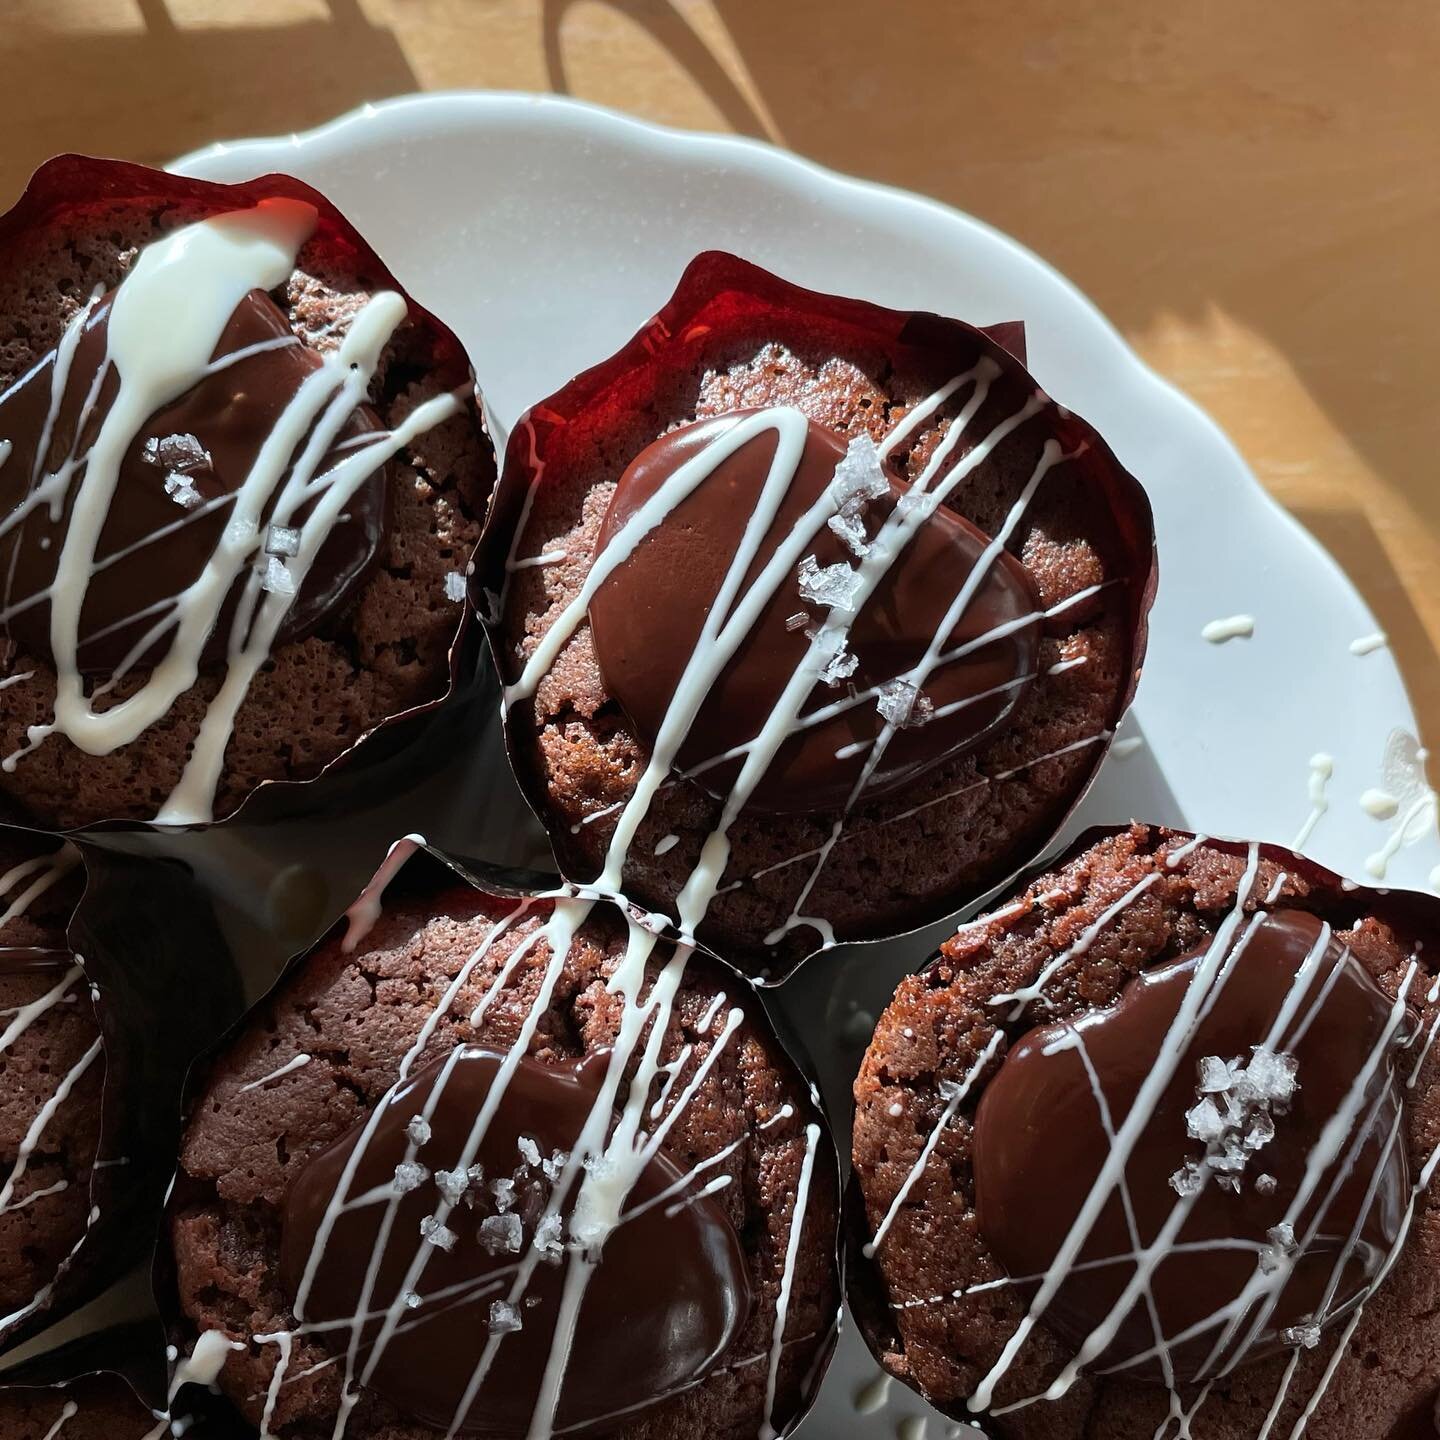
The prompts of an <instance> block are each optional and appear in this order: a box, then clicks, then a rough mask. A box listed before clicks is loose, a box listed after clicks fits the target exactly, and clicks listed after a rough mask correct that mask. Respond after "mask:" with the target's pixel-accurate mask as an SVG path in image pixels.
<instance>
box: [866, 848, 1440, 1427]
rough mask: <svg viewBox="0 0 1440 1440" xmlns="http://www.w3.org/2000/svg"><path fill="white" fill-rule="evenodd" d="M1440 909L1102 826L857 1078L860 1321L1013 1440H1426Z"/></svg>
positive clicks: (1435, 1335) (1257, 855)
mask: <svg viewBox="0 0 1440 1440" xmlns="http://www.w3.org/2000/svg"><path fill="white" fill-rule="evenodd" d="M1437 942H1440V903H1437V902H1436V901H1435V900H1433V899H1432V898H1430V897H1426V896H1419V895H1407V894H1404V893H1401V892H1381V891H1375V890H1367V889H1364V888H1361V887H1358V886H1355V885H1352V884H1350V883H1349V882H1342V881H1341V880H1340V879H1339V878H1338V877H1337V876H1335V875H1333V874H1331V873H1330V872H1329V871H1326V870H1323V869H1321V868H1320V867H1319V866H1317V865H1315V864H1314V863H1313V862H1310V861H1308V860H1306V859H1304V858H1302V857H1300V856H1298V855H1295V854H1293V853H1292V852H1289V851H1285V850H1282V849H1280V848H1279V847H1274V846H1260V845H1254V844H1245V843H1240V842H1218V841H1214V840H1207V839H1203V838H1195V837H1191V836H1187V835H1183V834H1180V833H1177V832H1174V831H1168V830H1162V829H1157V828H1152V827H1147V826H1143V825H1135V826H1132V827H1130V828H1129V829H1125V830H1120V831H1112V832H1101V833H1100V835H1099V836H1098V838H1097V836H1096V834H1094V833H1092V834H1091V835H1090V836H1087V837H1085V838H1084V839H1083V840H1082V841H1081V842H1080V844H1079V845H1078V846H1077V847H1076V848H1075V849H1074V850H1073V851H1072V852H1070V854H1069V855H1068V856H1067V857H1065V858H1064V859H1063V860H1061V861H1060V862H1058V863H1057V865H1056V866H1055V867H1054V868H1053V869H1052V870H1050V871H1049V872H1048V873H1046V874H1044V875H1041V876H1040V877H1039V878H1038V879H1035V880H1034V881H1033V882H1032V883H1030V884H1029V885H1028V886H1027V887H1026V888H1025V889H1024V890H1023V891H1021V892H1020V893H1019V894H1018V895H1017V896H1016V897H1015V898H1014V899H1013V900H1010V901H1008V902H1004V903H1002V904H1001V905H1000V906H999V907H998V908H997V909H995V910H994V911H992V912H991V913H990V914H988V915H986V916H983V917H981V918H980V919H978V920H975V921H973V922H971V923H969V924H967V925H965V926H963V927H962V928H961V930H960V931H959V933H958V934H957V935H956V936H955V937H954V938H953V939H952V940H950V941H948V942H947V943H946V944H945V945H944V946H943V947H942V948H941V952H940V954H939V956H938V957H937V958H936V959H935V960H934V961H933V962H932V964H931V965H930V966H929V967H928V968H927V969H926V970H924V971H923V972H922V973H920V974H919V975H916V976H914V977H912V978H910V979H907V980H906V981H904V982H903V983H902V984H901V986H900V987H899V989H898V990H897V992H896V994H895V998H894V1000H893V1001H892V1003H891V1004H890V1006H889V1008H888V1009H887V1010H886V1011H885V1013H884V1015H883V1016H882V1017H881V1020H880V1022H879V1025H878V1026H877V1029H876V1032H875V1037H874V1040H873V1042H872V1044H871V1046H870V1049H869V1051H868V1052H867V1054H866V1057H865V1061H864V1065H863V1068H862V1070H861V1073H860V1075H859V1078H858V1079H857V1081H856V1084H855V1099H856V1122H855V1136H854V1167H855V1176H856V1181H857V1184H858V1190H859V1196H860V1201H861V1202H862V1203H859V1204H857V1206H856V1213H855V1215H854V1217H853V1218H854V1220H855V1228H856V1230H857V1231H859V1232H861V1237H860V1238H861V1240H862V1241H863V1244H859V1245H858V1246H857V1252H856V1255H855V1258H856V1260H857V1262H858V1270H857V1272H856V1279H855V1288H854V1296H853V1298H854V1300H855V1302H856V1306H857V1310H858V1312H859V1314H860V1316H861V1319H862V1325H863V1328H864V1329H865V1331H866V1334H867V1337H868V1338H869V1340H870V1343H871V1346H872V1348H873V1349H874V1350H875V1353H876V1355H877V1357H878V1358H879V1359H880V1360H881V1363H882V1364H883V1365H884V1366H885V1368H886V1369H887V1370H888V1371H890V1373H892V1374H894V1375H896V1376H898V1377H899V1378H901V1379H902V1380H904V1381H905V1382H906V1383H908V1384H910V1385H912V1386H913V1387H914V1388H916V1389H917V1390H919V1391H920V1392H921V1393H922V1394H924V1395H925V1396H927V1397H928V1398H929V1399H931V1400H932V1401H933V1402H934V1403H935V1404H937V1405H939V1406H940V1407H941V1408H943V1409H946V1410H947V1411H949V1412H950V1413H951V1414H953V1415H955V1416H956V1417H957V1418H960V1417H966V1416H972V1415H974V1416H979V1417H980V1419H981V1421H982V1423H983V1424H984V1425H985V1426H986V1427H987V1429H988V1430H989V1431H990V1432H992V1433H993V1434H995V1435H996V1436H999V1437H1002V1440H1032V1437H1039V1436H1044V1437H1047V1440H1049V1437H1054V1440H1091V1437H1101V1436H1103V1437H1106V1440H1131V1437H1136V1440H1139V1437H1151V1436H1156V1435H1159V1436H1165V1435H1173V1434H1175V1433H1177V1428H1176V1427H1177V1426H1178V1427H1179V1429H1178V1433H1180V1434H1189V1435H1193V1436H1195V1437H1197V1440H1200V1437H1203V1440H1258V1437H1260V1436H1262V1435H1264V1436H1272V1435H1273V1436H1298V1435H1300V1434H1301V1433H1302V1432H1303V1433H1304V1434H1305V1435H1306V1436H1308V1437H1311V1440H1342V1437H1343V1440H1417V1437H1420V1436H1424V1435H1429V1436H1433V1435H1435V1434H1436V1430H1435V1425H1434V1414H1435V1402H1436V1392H1437V1377H1440V1323H1437V1319H1436V1316H1437V1314H1440V1202H1437V1199H1436V1198H1435V1197H1434V1196H1433V1192H1431V1191H1430V1190H1429V1189H1428V1188H1427V1187H1428V1184H1429V1181H1430V1178H1431V1172H1432V1170H1433V1169H1434V1167H1435V1163H1436V1157H1437V1155H1440V1091H1437V1084H1440V1069H1437V1065H1440V1052H1435V1051H1434V1050H1433V1049H1432V1042H1433V1041H1434V1038H1435V1035H1436V1030H1437V1023H1440V1005H1437V1000H1440V981H1437V976H1440V971H1437V970H1436V969H1435V967H1434V960H1433V952H1434V950H1435V947H1436V944H1437Z"/></svg>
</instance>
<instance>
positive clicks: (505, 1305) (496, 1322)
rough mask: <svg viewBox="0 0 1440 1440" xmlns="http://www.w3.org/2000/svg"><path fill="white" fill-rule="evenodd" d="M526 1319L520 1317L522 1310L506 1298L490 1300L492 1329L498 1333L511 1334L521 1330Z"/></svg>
mask: <svg viewBox="0 0 1440 1440" xmlns="http://www.w3.org/2000/svg"><path fill="white" fill-rule="evenodd" d="M524 1323H525V1322H524V1321H523V1320H522V1319H521V1318H520V1312H519V1310H517V1309H516V1308H515V1306H513V1305H511V1304H510V1303H509V1302H508V1301H505V1300H492V1301H491V1302H490V1329H491V1331H492V1332H494V1333H495V1334H498V1335H509V1334H511V1333H513V1332H514V1331H516V1330H519V1329H520V1328H521V1327H522V1326H523V1325H524Z"/></svg>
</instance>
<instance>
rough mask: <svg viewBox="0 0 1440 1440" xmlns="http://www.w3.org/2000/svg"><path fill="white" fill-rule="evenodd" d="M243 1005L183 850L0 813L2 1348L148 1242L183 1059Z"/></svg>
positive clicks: (62, 1309)
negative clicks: (7, 818) (28, 823)
mask: <svg viewBox="0 0 1440 1440" xmlns="http://www.w3.org/2000/svg"><path fill="white" fill-rule="evenodd" d="M241 1007H242V1000H241V996H240V991H239V985H238V981H237V978H236V976H235V974H234V972H233V970H232V968H231V966H230V962H229V957H228V954H227V952H226V949H225V945H224V942H223V940H222V939H221V937H220V935H219V933H218V931H217V929H216V927H215V922H214V917H213V915H212V913H211V911H210V908H209V905H208V902H206V901H205V900H204V898H203V897H202V896H201V895H200V894H199V892H198V891H197V890H196V889H195V888H194V887H193V885H192V884H191V881H190V877H189V874H188V872H187V871H186V870H184V869H183V867H181V866H179V865H176V864H175V863H173V862H170V861H153V860H144V859H140V858H137V857H134V856H129V855H121V854H108V853H106V852H103V851H98V850H95V849H93V848H91V847H90V846H88V845H86V844H85V843H84V842H73V841H71V842H61V841H60V840H59V839H58V838H57V837H55V836H53V835H47V834H43V833H40V832H36V831H33V830H24V829H18V828H16V827H13V826H5V825H0V1081H3V1086H0V1349H6V1348H9V1347H13V1346H15V1345H18V1344H19V1343H20V1342H21V1341H24V1340H27V1339H29V1338H31V1337H32V1336H34V1335H36V1334H37V1333H38V1332H39V1331H41V1330H43V1329H45V1328H46V1327H48V1326H49V1325H51V1324H53V1323H54V1322H55V1321H56V1320H58V1319H60V1318H61V1317H62V1316H64V1315H66V1314H68V1313H70V1312H71V1311H73V1310H75V1309H76V1308H78V1307H79V1306H80V1305H82V1304H84V1303H85V1302H86V1301H88V1300H91V1299H93V1298H95V1297H96V1296H97V1295H99V1294H100V1292H101V1291H103V1290H104V1289H105V1288H106V1287H107V1286H108V1285H109V1284H110V1283H111V1282H112V1281H114V1280H116V1279H118V1278H119V1276H120V1275H122V1274H123V1273H124V1272H125V1271H126V1270H129V1269H133V1268H134V1267H135V1266H137V1265H139V1264H143V1263H144V1262H146V1261H147V1260H148V1259H149V1257H150V1255H151V1253H152V1250H153V1248H154V1243H155V1238H156V1235H157V1232H158V1230H159V1226H160V1221H161V1215H162V1210H163V1204H164V1195H165V1190H166V1187H167V1185H168V1182H169V1178H170V1175H171V1174H172V1173H173V1166H174V1155H175V1146H176V1141H177V1138H178V1135H179V1118H180V1106H181V1101H182V1099H183V1093H182V1087H183V1080H184V1076H185V1073H186V1071H187V1069H188V1067H189V1064H190V1062H191V1060H192V1059H193V1058H194V1056H195V1055H196V1054H197V1053H198V1051H199V1050H201V1049H203V1048H205V1047H206V1046H208V1045H211V1044H213V1043H214V1041H215V1040H216V1039H217V1038H218V1036H219V1035H220V1034H221V1033H222V1031H223V1029H224V1027H225V1026H226V1025H227V1024H228V1023H230V1021H231V1020H233V1019H234V1017H235V1016H236V1015H237V1014H238V1013H239V1011H240V1009H241ZM157 1037H158V1038H157ZM74 1373H75V1371H73V1370H71V1371H67V1372H63V1373H62V1374H60V1375H58V1376H57V1377H56V1378H67V1377H68V1376H69V1375H72V1374H74Z"/></svg>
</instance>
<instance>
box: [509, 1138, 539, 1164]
mask: <svg viewBox="0 0 1440 1440" xmlns="http://www.w3.org/2000/svg"><path fill="white" fill-rule="evenodd" d="M515 1148H516V1149H517V1150H519V1152H520V1158H521V1159H522V1160H523V1161H524V1162H525V1163H526V1164H527V1165H528V1166H529V1167H530V1168H531V1169H532V1170H534V1169H535V1168H536V1167H537V1166H538V1165H539V1164H540V1147H539V1146H538V1145H537V1144H536V1143H535V1142H534V1141H533V1140H532V1139H531V1138H530V1137H529V1136H528V1135H522V1136H521V1137H520V1138H519V1139H518V1140H517V1141H516V1142H515Z"/></svg>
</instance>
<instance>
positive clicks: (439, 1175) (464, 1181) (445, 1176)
mask: <svg viewBox="0 0 1440 1440" xmlns="http://www.w3.org/2000/svg"><path fill="white" fill-rule="evenodd" d="M435 1188H436V1189H437V1190H438V1191H439V1192H440V1193H441V1194H442V1195H443V1196H444V1197H445V1199H446V1200H447V1201H448V1202H449V1203H450V1204H451V1205H458V1204H459V1203H460V1200H461V1197H462V1196H463V1195H464V1194H465V1192H466V1191H467V1190H468V1189H469V1188H470V1175H469V1173H468V1172H467V1171H465V1170H437V1171H436V1172H435Z"/></svg>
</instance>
